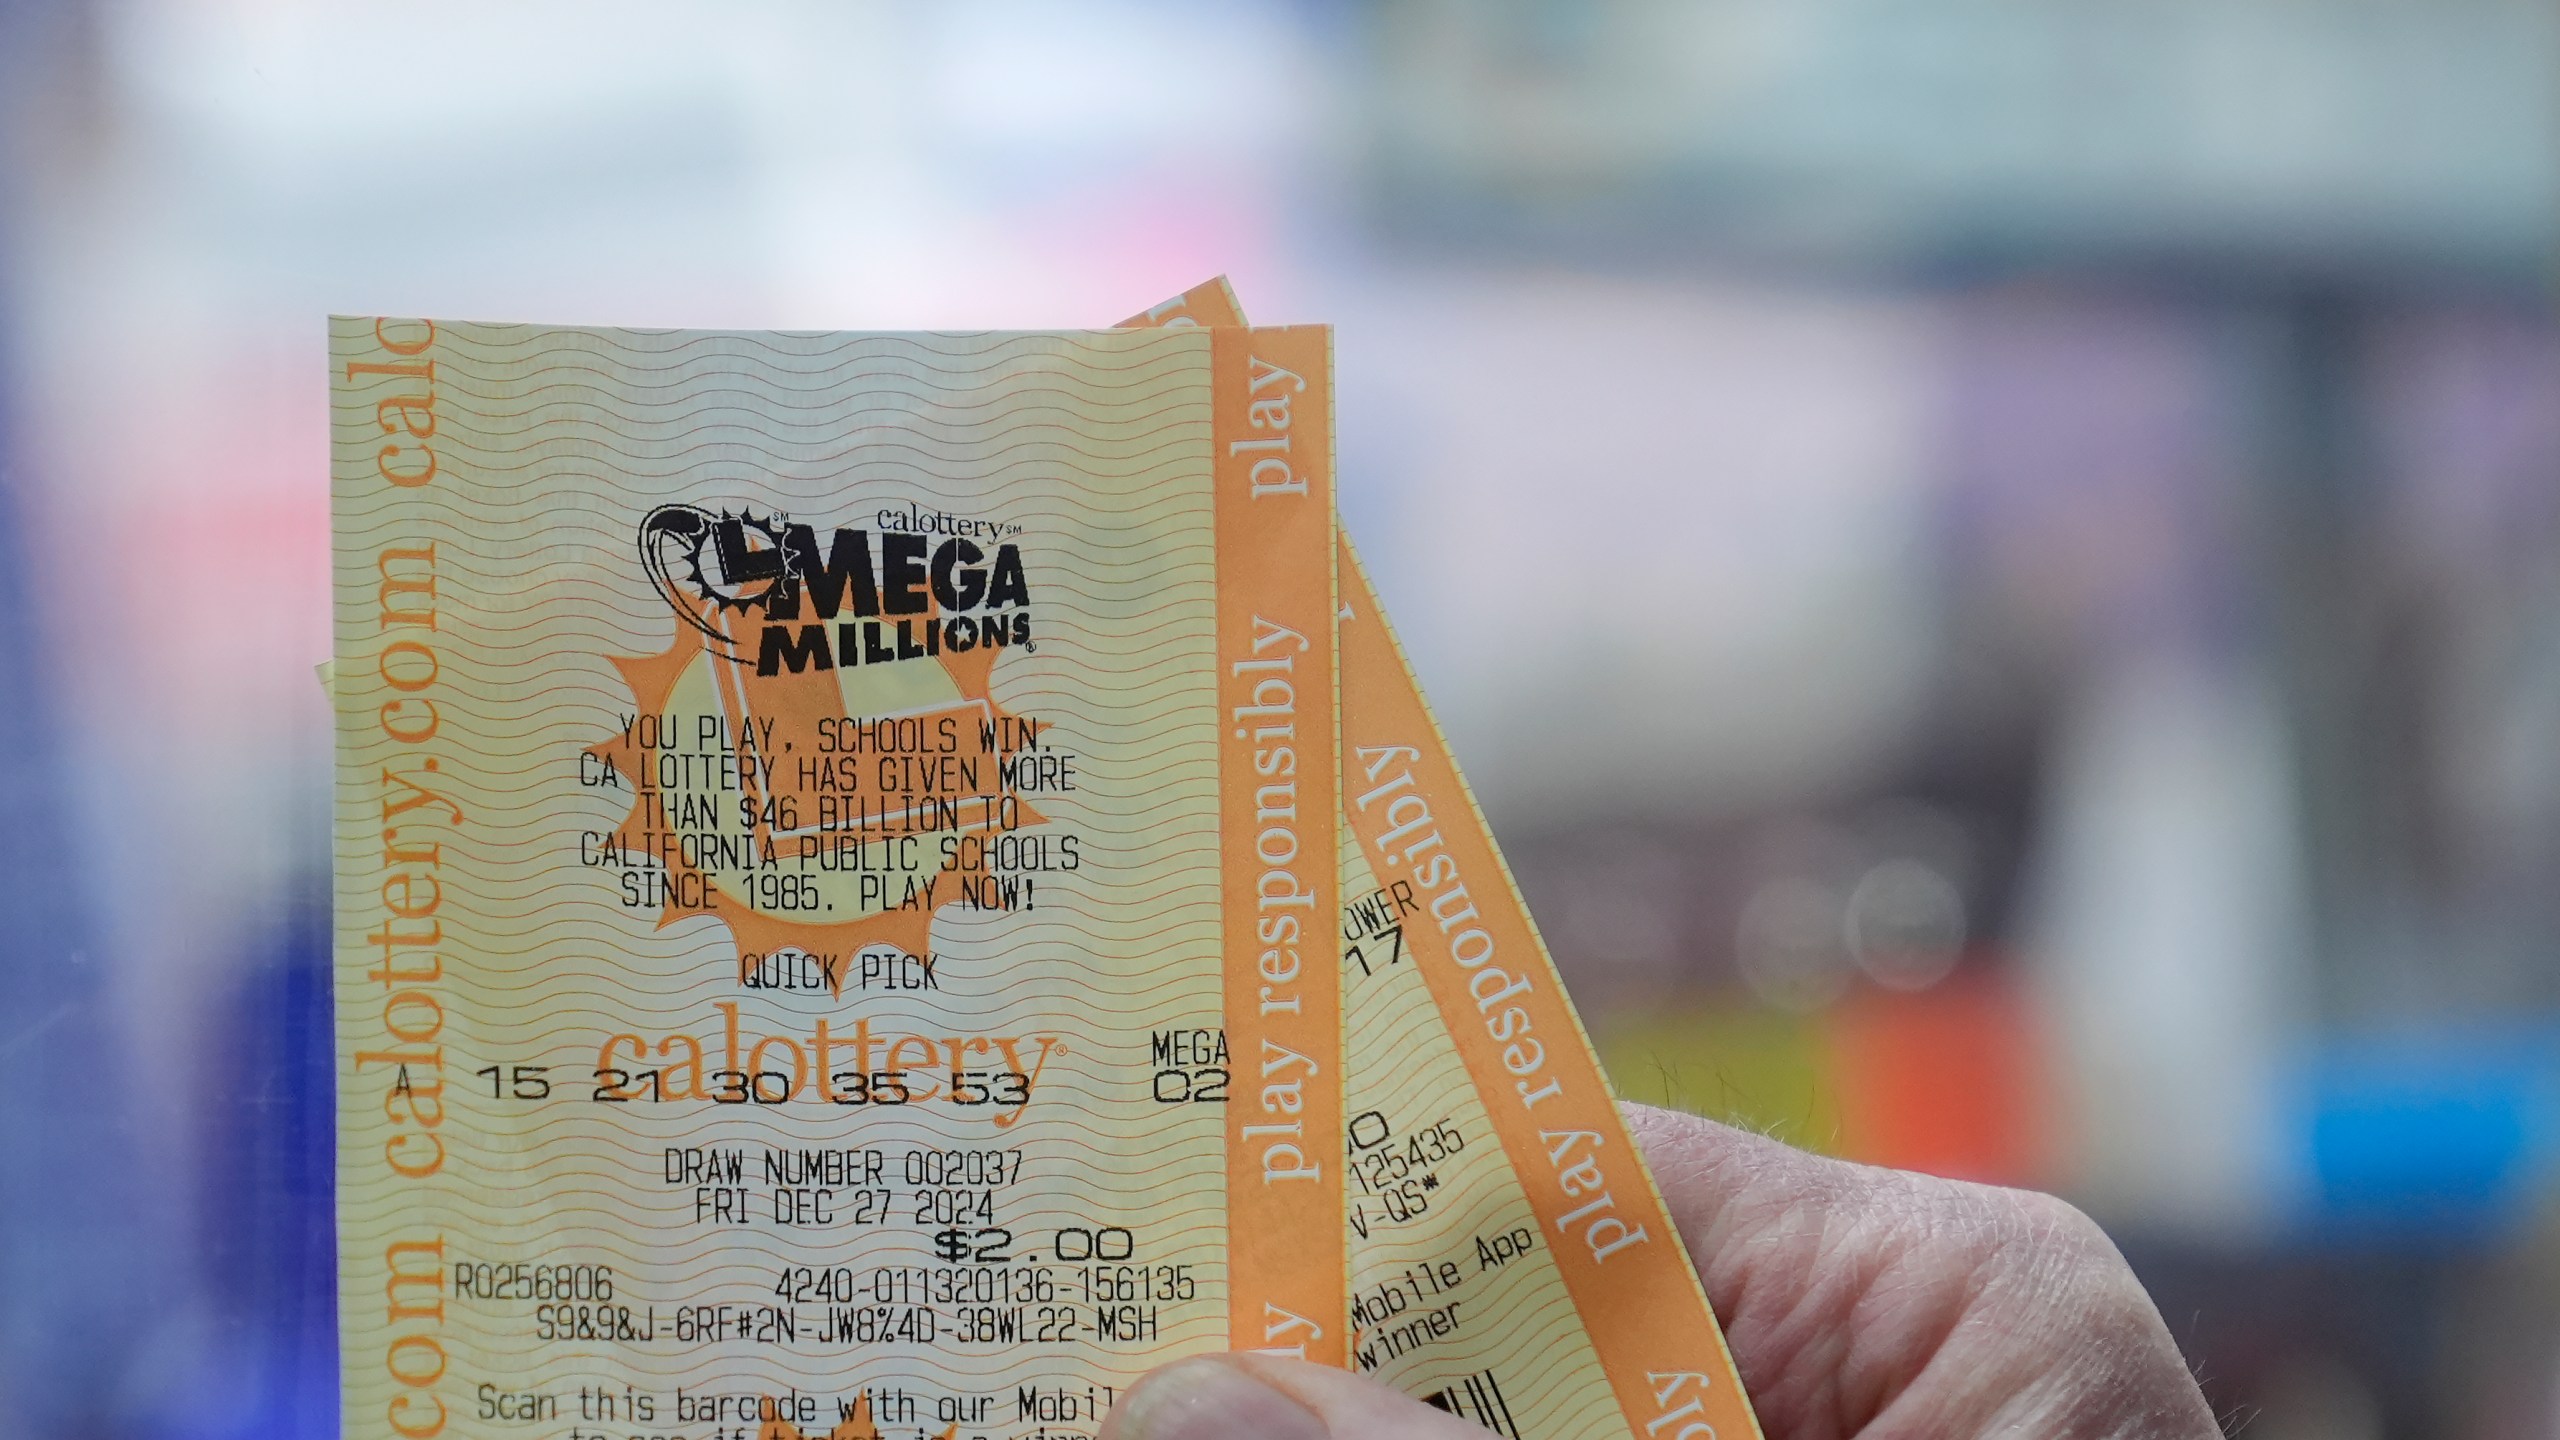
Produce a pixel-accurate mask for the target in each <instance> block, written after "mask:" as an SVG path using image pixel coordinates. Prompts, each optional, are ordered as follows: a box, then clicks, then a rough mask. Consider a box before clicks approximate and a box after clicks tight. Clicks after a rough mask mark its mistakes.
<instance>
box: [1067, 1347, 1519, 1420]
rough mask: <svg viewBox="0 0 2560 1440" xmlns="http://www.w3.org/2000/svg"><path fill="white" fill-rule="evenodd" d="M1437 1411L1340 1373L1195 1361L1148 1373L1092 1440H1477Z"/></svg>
mask: <svg viewBox="0 0 2560 1440" xmlns="http://www.w3.org/2000/svg"><path fill="white" fill-rule="evenodd" d="M1484 1434H1485V1432H1484V1431H1482V1430H1480V1429H1477V1428H1476V1427H1475V1426H1473V1425H1470V1424H1468V1423H1467V1422H1465V1421H1464V1420H1460V1419H1459V1418H1457V1417H1456V1416H1454V1415H1451V1414H1449V1413H1448V1412H1446V1411H1443V1410H1435V1409H1433V1408H1432V1407H1431V1406H1428V1405H1425V1404H1423V1403H1422V1402H1421V1401H1419V1400H1414V1399H1410V1398H1407V1397H1406V1396H1404V1395H1402V1394H1400V1393H1398V1392H1397V1391H1394V1390H1391V1389H1389V1388H1387V1387H1386V1386H1384V1385H1381V1384H1379V1383H1378V1382H1377V1381H1375V1380H1371V1379H1368V1378H1366V1377H1364V1376H1360V1375H1354V1374H1352V1373H1351V1372H1349V1371H1347V1370H1335V1369H1332V1368H1331V1367H1329V1366H1323V1365H1310V1364H1307V1363H1306V1362H1304V1361H1300V1360H1274V1359H1271V1358H1270V1357H1268V1356H1263V1355H1201V1356H1195V1357H1193V1358H1191V1359H1188V1360H1177V1361H1175V1362H1173V1363H1172V1364H1170V1365H1167V1366H1164V1367H1163V1368H1161V1369H1158V1370H1155V1371H1152V1372H1150V1373H1149V1374H1148V1375H1147V1377H1146V1378H1145V1379H1143V1380H1141V1381H1139V1382H1138V1384H1137V1387H1136V1388H1135V1389H1133V1390H1131V1391H1130V1392H1129V1394H1128V1396H1127V1398H1125V1399H1123V1400H1121V1402H1120V1403H1119V1404H1118V1405H1115V1406H1113V1407H1112V1410H1111V1414H1110V1417H1109V1418H1108V1419H1106V1420H1104V1421H1103V1425H1102V1433H1101V1434H1100V1435H1099V1436H1098V1437H1096V1440H1354V1437H1356V1440H1484Z"/></svg>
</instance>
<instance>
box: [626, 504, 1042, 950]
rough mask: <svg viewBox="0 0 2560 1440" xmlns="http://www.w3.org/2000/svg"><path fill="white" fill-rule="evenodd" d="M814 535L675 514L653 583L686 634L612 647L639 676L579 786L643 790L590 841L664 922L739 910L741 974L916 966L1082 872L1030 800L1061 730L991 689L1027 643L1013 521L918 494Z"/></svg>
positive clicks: (669, 514)
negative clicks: (637, 651) (941, 927)
mask: <svg viewBox="0 0 2560 1440" xmlns="http://www.w3.org/2000/svg"><path fill="white" fill-rule="evenodd" d="M863 519H864V520H865V521H866V522H867V523H865V524H862V525H858V526H840V527H836V528H833V529H832V530H830V531H828V532H825V533H824V535H823V537H822V534H821V532H820V531H819V530H818V529H817V528H816V527H814V526H810V525H805V524H798V523H794V522H791V521H789V520H787V519H785V518H784V517H781V516H777V515H771V514H759V513H757V512H756V511H754V510H752V509H747V508H744V507H740V508H738V509H736V510H735V511H730V510H711V509H705V508H703V507H701V506H696V505H662V506H660V507H658V508H657V509H655V510H653V511H651V512H649V514H648V515H647V517H646V518H644V519H643V520H642V521H641V523H640V526H639V550H640V562H641V569H642V572H643V574H644V575H645V576H646V577H647V580H648V582H649V585H650V587H651V588H652V589H654V590H655V591H656V592H657V594H658V596H659V598H660V599H662V600H664V601H665V602H666V604H667V606H668V608H669V609H670V610H672V611H673V612H674V616H675V620H676V623H675V624H674V625H673V626H672V627H671V629H672V631H673V634H672V639H671V642H670V644H669V645H668V647H667V649H666V650H665V651H664V652H663V653H660V654H657V655H652V656H641V657H619V656H617V657H609V658H611V659H612V662H613V664H614V666H615V667H616V668H617V669H618V670H619V671H620V672H621V674H622V677H623V679H624V680H625V681H626V682H627V683H628V684H629V685H630V688H631V697H632V700H633V704H632V707H631V708H630V709H629V710H628V711H625V712H622V713H621V714H619V715H618V716H617V717H616V719H617V727H616V733H614V734H612V735H611V736H609V737H607V738H605V739H604V740H602V741H601V742H599V743H597V744H594V745H592V746H590V747H589V748H588V750H587V752H586V756H587V758H586V761H585V763H584V764H583V766H582V770H581V774H582V778H583V779H584V780H585V781H586V783H587V784H589V785H591V786H604V787H611V788H618V789H627V790H628V791H630V792H631V804H630V809H629V813H628V814H627V816H626V817H625V818H624V820H623V821H622V823H621V825H620V827H619V828H617V829H615V830H613V831H611V832H589V833H587V834H586V835H584V836H582V837H581V840H580V854H581V858H582V859H583V860H584V861H585V862H586V863H587V864H588V865H589V866H592V867H594V868H595V869H597V870H598V871H600V872H603V873H605V874H608V875H609V876H611V879H612V885H613V889H614V892H615V894H616V897H617V899H618V900H619V902H620V903H621V904H622V905H623V906H624V907H626V908H629V909H633V910H639V911H644V912H646V911H654V912H655V914H656V917H657V922H658V923H659V924H660V925H661V926H664V925H668V924H673V923H675V922H676V921H678V920H681V919H684V918H687V917H690V916H697V915H709V916H715V917H717V918H719V919H720V920H722V921H723V922H725V923H726V924H727V926H728V928H729V930H730V932H731V934H732V935H733V936H734V937H735V939H736V941H737V946H738V967H739V969H738V973H739V977H740V980H741V983H744V984H748V985H755V984H759V983H763V984H774V983H782V982H783V981H784V980H785V979H787V981H788V983H791V984H794V985H797V984H803V983H812V981H811V978H810V977H815V983H823V984H825V985H826V986H828V987H829V988H830V989H832V990H835V991H838V992H841V991H842V989H843V987H844V985H845V983H846V980H847V978H848V977H850V976H855V975H868V974H873V973H879V972H880V970H881V966H882V963H883V957H891V958H892V959H894V958H895V957H899V956H903V957H910V958H912V959H913V960H914V961H915V962H916V963H915V965H914V966H912V967H910V969H909V970H908V972H907V973H912V974H929V973H931V957H932V953H933V952H932V948H931V934H932V920H933V917H934V915H935V913H936V912H937V911H939V910H942V909H944V908H946V907H951V906H958V907H960V908H962V909H965V910H982V911H1000V912H1010V911H1020V910H1029V909H1032V908H1034V907H1035V906H1036V905H1037V904H1038V897H1039V884H1040V877H1042V876H1043V875H1055V874H1058V873H1059V872H1062V871H1073V870H1075V869H1076V868H1077V867H1078V865H1079V863H1080V860H1081V857H1080V856H1079V854H1078V853H1077V843H1076V840H1075V837H1073V836H1069V835H1058V834H1052V833H1050V829H1051V828H1053V827H1045V825H1044V820H1045V817H1043V816H1042V815H1041V814H1040V813H1039V812H1038V811H1037V810H1035V809H1034V808H1033V806H1032V804H1031V803H1030V801H1029V799H1027V798H1026V797H1027V796H1029V795H1033V794H1037V793H1040V792H1042V791H1047V790H1059V789H1065V788H1070V784H1071V782H1070V780H1069V777H1070V776H1071V773H1072V772H1071V768H1070V767H1069V766H1068V765H1067V764H1066V762H1065V761H1064V758H1063V757H1061V756H1059V755H1057V754H1056V753H1055V751H1054V748H1053V746H1052V744H1051V742H1050V741H1049V740H1048V739H1047V738H1046V737H1045V736H1044V734H1043V732H1044V730H1045V728H1046V727H1045V725H1044V724H1043V722H1042V721H1041V720H1040V719H1038V718H1036V717H1033V716H1027V715H1017V714H1013V713H1011V712H1009V711H1007V710H1006V709H1005V708H1004V707H1003V706H1001V705H999V704H997V703H996V700H995V698H994V695H993V693H992V691H991V688H990V686H991V682H992V680H993V678H994V669H995V665H996V662H997V660H998V659H999V658H1000V657H1002V656H1003V655H1005V654H1006V653H1008V652H1009V651H1016V650H1020V651H1025V652H1028V651H1029V650H1030V649H1031V646H1032V623H1033V615H1032V610H1031V589H1030V586H1029V583H1028V581H1027V580H1026V578H1025V575H1024V568H1023V557H1022V553H1021V548H1020V542H1019V539H1018V534H1019V527H1016V526H1008V525H1003V524H999V523H997V522H993V521H986V520H975V519H969V518H965V517H960V516H954V515H950V514H946V513H943V512H940V511H936V510H931V509H927V508H923V507H919V506H913V505H903V504H902V505H896V506H891V507H888V508H884V509H880V510H877V511H874V512H871V513H870V514H867V515H865V516H864V517H863Z"/></svg>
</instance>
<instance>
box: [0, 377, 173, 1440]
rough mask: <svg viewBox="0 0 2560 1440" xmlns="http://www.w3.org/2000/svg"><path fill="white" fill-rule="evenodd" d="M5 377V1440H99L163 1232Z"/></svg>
mask: <svg viewBox="0 0 2560 1440" xmlns="http://www.w3.org/2000/svg"><path fill="white" fill-rule="evenodd" d="M13 358H14V357H13ZM13 379H14V376H5V377H0V761H5V763H0V816H5V817H6V820H5V822H0V877H6V890H7V896H6V900H5V903H0V1095H5V1096H9V1097H11V1099H12V1100H13V1102H15V1103H10V1104H7V1105H0V1434H6V1435H10V1436H44V1437H50V1436H56V1435H63V1436H72V1435H79V1436H87V1435H101V1434H106V1433H110V1432H109V1429H108V1426H109V1424H110V1418H109V1417H110V1416H111V1414H112V1413H113V1412H114V1410H115V1409H116V1408H117V1407H118V1404H119V1400H120V1392H121V1391H122V1390H123V1388H124V1381H125V1371H126V1369H127V1367H128V1365H129V1363H130V1361H131V1359H132V1356H133V1354H134V1350H135V1346H134V1340H135V1337H137V1336H138V1335H142V1334H147V1333H148V1332H149V1330H150V1328H151V1326H152V1323H153V1320H154V1318H155V1311H156V1312H157V1314H158V1316H159V1317H161V1318H166V1317H167V1316H168V1315H169V1313H170V1311H169V1307H167V1306H166V1304H165V1301H166V1300H167V1298H168V1291H167V1287H166V1284H165V1275H166V1272H165V1271H163V1270H161V1269H160V1268H159V1267H157V1266H155V1265H154V1264H153V1263H152V1261H153V1257H154V1253H155V1251H154V1246H153V1245H152V1244H151V1242H150V1237H151V1235H152V1234H154V1233H155V1232H154V1231H153V1230H152V1229H151V1228H150V1227H146V1226H144V1225H142V1224H140V1223H138V1222H139V1221H140V1220H141V1219H142V1218H143V1216H144V1214H145V1213H146V1212H147V1208H148V1206H149V1204H150V1196H151V1193H152V1191H153V1189H154V1187H153V1183H152V1182H153V1176H152V1174H151V1172H150V1171H148V1170H147V1169H145V1168H144V1167H143V1166H142V1165H141V1164H139V1163H137V1162H138V1161H140V1160H141V1158H142V1156H141V1149H142V1147H141V1146H140V1145H139V1144H138V1142H137V1138H136V1132H135V1127H134V1124H133V1119H132V1115H131V1112H130V1109H129V1107H128V1103H127V1101H128V1096H127V1092H126V1089H125V1087H126V1086H127V1085H128V1084H129V1083H130V1081H131V1078H132V1076H133V1074H134V1071H135V1069H136V1067H135V1066H133V1065H131V1064H129V1063H126V1060H125V1058H124V1057H125V1054H126V1047H125V1046H123V1045H122V1044H120V1043H119V1042H120V1041H121V1040H122V1039H123V1035H122V1027H120V1026H118V1025H117V1024H116V1023H115V1020H114V1016H113V1014H112V1012H111V1011H110V1009H109V1002H110V996H109V994H108V981H109V978H110V977H109V972H108V967H107V966H105V965H104V964H101V963H100V962H99V951H98V947H97V942H96V933H95V931H94V929H93V927H92V925H91V924H90V923H89V917H88V916H87V915H86V914H84V913H83V906H82V904H81V899H82V895H83V892H84V891H85V890H86V889H87V884H86V881H87V877H86V876H85V875H83V874H82V872H81V869H80V867H79V866H78V865H77V864H76V863H75V861H76V859H77V857H78V854H79V852H78V851H77V850H75V849H74V848H73V847H72V846H70V845H68V844H65V843H64V837H65V836H66V835H67V834H68V833H70V827H69V823H68V822H69V808H68V807H67V806H66V804H65V803H64V800H65V797H64V794H63V789H62V786H63V779H64V776H65V774H66V770H65V767H64V765H63V764H62V763H61V745H60V742H59V735H58V732H57V731H56V729H55V719H54V716H53V713H52V707H51V705H50V704H49V703H48V702H49V700H50V698H51V697H52V695H53V694H54V693H55V687H53V686H51V685H49V684H46V683H45V681H44V676H45V672H46V660H47V658H48V657H47V656H46V655H45V654H44V652H43V649H42V647H41V646H40V645H39V644H38V643H37V637H36V635H35V633H34V629H33V626H32V624H31V623H30V620H31V617H32V616H33V615H34V613H35V612H34V610H33V608H32V597H31V596H30V595H29V594H28V593H27V576H28V569H27V563H26V561H27V557H26V555H25V554H24V553H23V549H22V542H21V539H20V537H21V536H23V535H24V534H25V533H26V529H25V527H24V525H23V524H21V523H20V520H19V517H20V516H21V514H22V513H23V500H22V495H23V492H24V487H25V482H24V477H23V471H22V468H21V467H22V465H23V463H24V461H23V459H22V454H21V452H22V448H23V442H22V440H21V439H20V432H19V430H18V427H17V425H16V423H15V420H16V413H17V412H16V406H15V404H14V403H13V401H14V398H15V394H16V386H15V385H14V384H12V383H10V381H11V380H13ZM27 1097H38V1103H27ZM155 1280H159V1281H160V1282H162V1283H160V1284H157V1285H155V1283H154V1281H155ZM155 1300H156V1301H160V1302H164V1303H161V1304H155V1303H154V1302H155ZM35 1377H41V1380H40V1381H39V1380H38V1379H37V1378H35Z"/></svg>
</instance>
